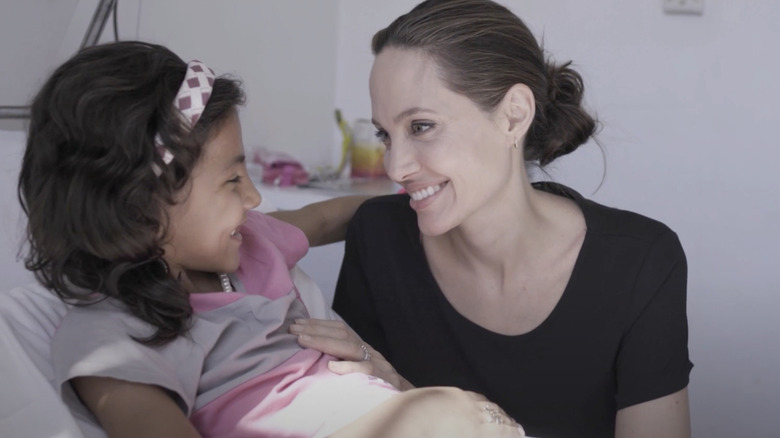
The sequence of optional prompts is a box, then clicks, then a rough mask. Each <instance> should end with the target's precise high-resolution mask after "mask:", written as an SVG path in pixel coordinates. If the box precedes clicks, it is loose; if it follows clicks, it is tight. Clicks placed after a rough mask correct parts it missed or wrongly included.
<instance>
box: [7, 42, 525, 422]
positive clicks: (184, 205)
mask: <svg viewBox="0 0 780 438" xmlns="http://www.w3.org/2000/svg"><path fill="white" fill-rule="evenodd" d="M242 102H243V93H242V91H241V89H240V87H239V84H238V83H237V82H236V81H234V80H231V79H228V78H224V77H219V78H216V77H215V76H214V74H213V72H212V71H211V70H210V69H209V68H208V67H206V66H205V65H204V64H203V63H200V62H197V61H192V62H189V63H185V62H184V61H182V60H181V59H180V58H178V57H177V56H176V55H175V54H173V53H172V52H171V51H169V50H168V49H166V48H164V47H161V46H158V45H153V44H146V43H140V42H121V43H115V44H109V45H104V46H98V47H93V48H89V49H87V50H84V51H82V52H80V53H78V54H77V55H75V56H74V57H73V58H72V59H70V60H69V61H67V62H66V63H65V64H63V65H62V66H61V67H60V68H58V69H57V70H56V71H55V72H54V74H53V75H52V76H51V77H50V78H49V80H48V81H47V82H46V83H45V85H44V86H43V88H42V89H41V91H40V92H39V94H38V95H37V97H36V98H35V100H34V102H33V106H32V119H31V122H30V128H29V136H28V142H27V148H26V151H25V154H24V159H23V163H22V171H21V174H20V177H19V197H20V200H21V203H22V206H23V209H24V211H25V213H26V214H27V216H28V218H29V223H28V228H27V240H28V243H29V246H30V248H29V254H28V255H27V258H26V265H27V267H28V269H31V270H32V271H33V272H34V273H35V275H36V277H37V278H38V280H39V281H40V282H41V283H42V284H43V285H45V286H46V287H48V288H50V289H51V290H52V291H54V292H55V293H56V294H57V295H58V296H59V297H60V298H62V299H63V300H65V301H67V302H69V303H73V304H76V306H74V307H73V308H72V310H71V311H70V312H69V313H68V315H67V316H66V317H65V319H64V320H63V322H62V323H61V325H60V327H59V329H58V331H57V333H56V334H55V336H54V338H53V340H52V346H51V353H52V361H53V366H54V370H55V377H56V379H57V382H58V384H59V386H60V389H61V391H62V394H63V399H64V400H65V401H66V402H68V401H71V403H70V408H71V409H72V411H73V412H74V413H75V414H76V415H83V416H86V417H89V418H93V419H94V420H96V421H97V422H98V423H99V425H100V426H101V427H102V428H103V430H104V431H105V432H106V433H107V434H108V435H109V436H112V437H113V436H132V437H138V436H143V437H156V436H160V437H163V436H164V437H171V436H175V437H188V436H199V435H204V436H220V437H228V436H229V437H239V436H253V437H257V436H275V437H276V436H295V437H298V436H325V435H330V434H333V436H346V437H351V436H356V437H357V436H360V437H365V436H399V437H401V436H403V437H410V436H448V437H451V436H470V437H474V436H522V435H523V433H522V429H520V428H519V426H517V424H516V423H515V422H514V421H513V420H511V419H510V418H509V417H507V416H506V415H505V414H504V413H503V411H502V410H501V409H500V408H498V406H496V405H495V404H493V403H490V402H488V401H487V400H486V399H484V398H483V397H481V396H479V395H477V394H474V393H469V392H464V391H460V390H458V389H455V388H444V387H442V388H434V389H426V390H412V391H407V392H403V393H401V392H398V391H397V390H396V389H395V388H394V387H392V386H390V385H389V384H387V383H386V382H384V381H382V380H380V379H376V378H371V377H369V376H368V375H365V374H359V373H354V374H347V375H344V376H338V375H336V374H334V373H331V372H330V371H328V369H327V364H328V362H329V361H330V360H331V359H332V358H331V357H329V356H326V355H323V354H321V353H320V352H318V351H315V350H309V349H303V348H301V347H299V346H298V343H297V341H296V339H297V338H296V336H294V335H292V334H290V333H289V326H290V325H291V323H292V321H294V320H295V319H299V318H305V317H308V316H310V315H317V314H319V315H327V314H328V312H327V310H328V309H327V308H326V307H325V306H324V304H323V302H322V300H321V299H320V300H319V301H317V300H308V299H307V297H311V295H307V290H306V288H305V287H304V286H303V283H302V282H301V280H300V279H299V277H298V274H297V271H296V268H295V264H296V262H297V261H298V260H299V259H300V258H301V257H302V256H303V255H304V254H305V253H306V251H307V248H308V243H307V238H308V240H309V241H311V242H322V243H324V242H326V241H329V240H333V239H334V238H338V237H339V234H340V233H343V229H344V225H345V224H346V221H347V219H348V218H349V216H351V213H352V211H354V208H355V207H356V206H357V203H358V202H359V201H360V199H356V198H345V199H340V200H337V201H335V204H329V205H327V206H316V205H315V206H312V207H309V208H305V209H303V210H301V211H300V212H299V213H298V214H294V213H289V212H288V213H287V214H286V216H287V219H289V220H290V221H292V222H294V223H296V224H300V225H301V226H302V227H303V228H304V229H306V230H307V231H308V236H307V235H305V234H304V233H303V232H302V231H301V230H300V229H299V228H296V227H294V226H291V225H288V224H286V223H284V222H281V221H279V220H277V219H274V218H272V217H269V216H266V215H263V214H260V213H258V212H256V211H254V210H253V209H254V208H255V207H257V206H258V205H259V203H260V194H259V193H258V192H257V190H256V189H255V187H254V186H253V185H252V182H251V181H250V179H249V178H248V177H247V171H246V166H245V163H244V160H245V157H244V151H243V144H242V140H241V127H240V122H239V118H238V114H237V107H238V106H239V105H240V104H241V103H242ZM367 356H368V355H367ZM74 390H75V395H77V397H74V396H73V395H74V394H73V391H74ZM85 408H86V410H85ZM92 415H94V417H92Z"/></svg>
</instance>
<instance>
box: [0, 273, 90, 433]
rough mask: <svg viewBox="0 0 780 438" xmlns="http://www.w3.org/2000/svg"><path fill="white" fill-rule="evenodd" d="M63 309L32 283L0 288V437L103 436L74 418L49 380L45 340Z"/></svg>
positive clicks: (50, 373)
mask: <svg viewBox="0 0 780 438" xmlns="http://www.w3.org/2000/svg"><path fill="white" fill-rule="evenodd" d="M67 311H68V307H67V306H66V305H65V304H64V303H63V302H62V301H60V300H59V299H58V298H57V297H56V296H55V295H54V294H53V293H51V292H49V291H48V290H46V289H44V288H43V287H42V286H40V285H38V284H37V283H31V284H28V285H26V286H22V287H17V288H14V289H12V290H11V291H7V292H0V350H1V351H2V354H0V388H2V392H0V436H7V437H12V436H36V437H38V436H40V437H58V438H59V437H63V438H70V437H76V438H82V437H85V436H90V437H93V436H94V437H101V436H102V437H105V433H103V432H102V431H101V430H99V429H96V428H95V426H93V425H91V424H89V422H86V421H83V420H81V419H77V418H76V417H74V416H73V415H72V414H71V412H70V411H69V410H68V409H67V408H66V407H65V404H64V403H63V402H62V399H61V398H60V396H59V394H58V393H57V390H56V389H55V388H54V386H53V384H52V382H53V377H54V376H53V371H52V367H51V361H50V356H49V343H50V341H51V337H52V335H53V334H54V331H55V330H56V329H57V326H58V325H59V323H60V321H61V320H62V318H63V316H64V315H65V313H67ZM65 396H66V397H75V394H72V393H71V394H65Z"/></svg>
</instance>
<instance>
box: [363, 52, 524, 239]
mask: <svg viewBox="0 0 780 438" xmlns="http://www.w3.org/2000/svg"><path fill="white" fill-rule="evenodd" d="M369 87H370V92H371V109H372V112H373V121H374V124H375V125H376V127H377V136H378V137H379V138H380V139H381V140H382V141H383V142H384V143H385V147H386V151H385V158H384V159H385V168H386V170H387V174H388V175H389V176H390V178H392V179H393V180H394V181H395V182H397V183H399V184H401V185H402V186H403V187H404V189H406V191H407V192H408V193H409V194H410V196H411V198H412V199H411V201H410V205H411V207H412V208H413V209H414V210H415V211H416V212H417V220H418V224H419V227H420V231H421V232H422V233H423V234H426V235H430V236H436V235H440V234H443V233H446V232H447V231H449V230H451V229H453V228H455V227H458V226H460V225H464V224H469V223H472V224H473V225H474V226H476V227H481V226H484V227H490V226H492V225H491V224H492V222H494V220H495V217H493V216H491V214H490V211H491V208H492V205H493V204H496V203H500V202H502V200H503V199H506V198H505V197H503V196H502V195H504V194H506V193H507V190H508V187H509V186H510V185H511V184H510V178H511V176H512V172H513V163H512V160H510V152H509V148H511V147H512V144H513V141H514V140H513V138H512V137H511V135H509V134H508V133H507V132H506V131H507V130H506V129H504V126H505V123H503V121H502V119H501V118H500V117H497V116H495V115H494V114H492V113H488V112H485V111H483V110H482V109H481V108H479V107H478V106H477V105H476V104H475V103H474V102H472V101H471V100H470V99H469V98H467V97H466V96H463V95H461V94H458V93H455V92H453V91H451V90H450V89H449V88H447V86H446V85H445V83H444V82H443V81H442V80H441V79H440V73H439V67H438V65H437V64H436V63H435V62H434V61H433V60H432V59H431V58H430V57H429V56H427V55H426V54H425V53H423V52H422V51H418V50H412V49H399V48H395V47H387V48H385V49H384V50H383V51H382V52H380V53H379V55H377V57H376V59H375V60H374V65H373V68H372V70H371V77H370V81H369ZM516 165H517V163H515V164H514V166H516Z"/></svg>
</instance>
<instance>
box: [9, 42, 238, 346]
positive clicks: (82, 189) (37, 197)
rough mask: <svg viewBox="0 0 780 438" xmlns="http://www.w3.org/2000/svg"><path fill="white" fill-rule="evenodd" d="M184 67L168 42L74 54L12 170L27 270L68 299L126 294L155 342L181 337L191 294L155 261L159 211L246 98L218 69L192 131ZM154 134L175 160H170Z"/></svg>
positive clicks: (43, 96)
mask: <svg viewBox="0 0 780 438" xmlns="http://www.w3.org/2000/svg"><path fill="white" fill-rule="evenodd" d="M185 70H186V63H185V62H184V61H183V60H182V59H181V58H179V57H178V56H177V55H176V54H174V53H173V52H171V51H170V50H169V49H167V48H165V47H162V46H160V45H156V44H149V43H144V42H138V41H123V42H118V43H111V44H105V45H99V46H95V47H90V48H87V49H85V50H83V51H81V52H79V53H77V54H76V55H74V56H73V57H72V58H71V59H70V60H68V61H66V62H65V63H64V64H63V65H62V66H60V67H59V68H57V69H56V70H55V71H54V73H53V74H52V75H51V77H49V78H48V80H47V81H46V83H45V84H44V85H43V87H42V88H41V90H40V91H39V92H38V94H37V96H36V97H35V98H34V100H33V102H32V116H31V120H30V125H29V131H28V138H27V145H26V150H25V152H24V158H23V161H22V169H21V173H20V175H19V185H18V196H19V201H20V203H21V205H22V210H23V211H24V212H25V214H26V215H27V218H28V224H27V230H26V243H27V245H28V251H27V254H26V256H25V266H26V267H27V269H29V270H31V271H32V272H33V273H34V274H35V276H36V278H37V280H38V281H39V282H40V283H41V284H43V285H44V286H45V287H47V288H49V289H51V290H52V291H54V292H55V293H56V294H57V295H58V296H59V297H60V298H61V299H63V300H64V301H66V302H69V303H73V304H77V305H88V304H89V303H92V302H94V301H95V299H96V297H98V298H97V299H100V298H103V297H111V298H115V299H117V300H119V301H121V302H122V303H123V304H124V305H125V306H126V307H127V309H128V311H129V312H131V313H132V314H133V315H135V316H136V317H138V318H140V319H141V320H143V321H146V322H148V323H149V324H151V325H152V326H154V327H155V328H156V332H155V333H154V334H153V335H152V336H151V337H149V338H146V339H143V341H144V342H148V343H150V344H164V343H166V342H168V341H170V340H173V339H174V338H176V337H177V336H179V335H182V334H184V333H186V332H187V330H188V329H189V323H190V317H191V316H192V307H191V306H190V303H189V298H188V294H187V292H186V291H185V290H184V289H183V288H182V287H181V286H180V285H179V283H178V281H176V279H174V278H172V277H170V276H169V275H167V272H166V269H165V267H164V264H163V263H161V261H162V259H161V256H162V250H161V247H162V241H163V239H164V238H165V236H166V234H167V232H166V231H167V226H168V224H167V216H166V213H165V212H166V207H167V206H169V205H172V204H173V203H174V194H175V193H176V192H178V191H180V190H182V189H184V188H185V187H186V183H187V180H188V179H189V176H190V173H191V171H192V169H193V167H194V166H195V163H196V162H197V161H198V159H199V158H200V155H201V150H202V146H203V144H204V143H205V142H206V141H207V140H208V138H209V135H211V134H212V133H213V132H215V130H216V129H217V128H219V127H220V125H221V124H222V123H223V122H224V121H225V120H226V119H227V118H228V117H229V116H230V114H232V112H233V111H234V110H235V107H236V106H238V105H241V104H243V102H244V94H243V91H242V90H241V85H240V83H239V82H238V81H236V80H234V79H229V78H225V77H219V78H217V79H216V80H215V82H214V89H213V91H212V94H211V97H210V99H209V101H208V104H207V106H206V108H205V110H204V112H203V115H202V116H201V118H200V119H199V120H198V123H197V124H196V125H195V126H194V127H193V128H192V129H189V128H187V127H186V126H185V125H183V124H182V123H181V116H180V115H179V114H178V111H177V110H176V109H175V108H174V106H173V99H174V96H175V95H176V93H177V91H178V89H179V86H180V85H181V83H182V80H183V79H184V75H185ZM158 134H159V135H160V137H161V139H162V141H163V143H164V144H165V146H166V147H167V148H168V149H169V150H170V151H171V152H172V153H173V155H174V157H175V158H174V160H173V161H172V162H171V163H170V164H168V165H166V164H165V163H163V161H162V158H161V156H160V154H159V152H158V151H157V149H156V147H155V140H154V139H155V135H158ZM155 166H156V167H157V168H158V169H162V173H161V174H160V175H159V176H158V175H157V174H156V173H155V171H154V169H155Z"/></svg>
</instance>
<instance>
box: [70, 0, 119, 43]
mask: <svg viewBox="0 0 780 438" xmlns="http://www.w3.org/2000/svg"><path fill="white" fill-rule="evenodd" d="M115 7H116V0H100V3H99V4H98V6H97V8H96V9H95V14H94V15H92V21H91V22H90V23H89V27H88V28H87V33H86V34H85V35H84V40H83V41H82V42H81V47H80V48H79V50H81V49H83V48H85V47H90V46H94V45H95V44H97V42H98V40H99V39H100V35H101V34H102V33H103V27H105V25H106V20H107V19H108V16H109V14H111V11H112V10H113V9H114V8H115Z"/></svg>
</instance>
